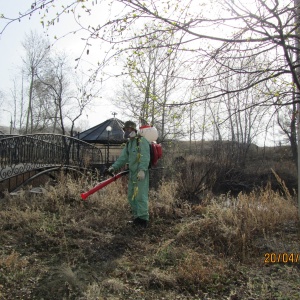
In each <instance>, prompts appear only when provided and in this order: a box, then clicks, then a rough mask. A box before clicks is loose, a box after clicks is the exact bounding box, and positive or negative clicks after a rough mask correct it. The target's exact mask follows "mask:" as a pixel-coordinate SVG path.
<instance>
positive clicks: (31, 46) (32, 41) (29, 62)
mask: <svg viewBox="0 0 300 300" xmlns="http://www.w3.org/2000/svg"><path fill="white" fill-rule="evenodd" d="M22 45H23V48H24V50H25V57H24V58H23V63H24V69H25V70H26V75H27V76H28V78H29V92H28V107H27V119H26V128H25V132H26V133H28V132H30V133H31V132H32V131H33V127H34V115H33V102H34V81H35V79H36V77H37V74H38V72H39V68H40V67H41V65H42V64H43V63H44V62H45V60H46V59H47V57H48V55H49V51H50V46H49V43H48V42H47V41H46V40H45V39H44V37H43V36H41V35H38V34H37V33H35V32H32V31H31V32H30V34H29V35H26V37H25V40H24V42H23V43H22Z"/></svg>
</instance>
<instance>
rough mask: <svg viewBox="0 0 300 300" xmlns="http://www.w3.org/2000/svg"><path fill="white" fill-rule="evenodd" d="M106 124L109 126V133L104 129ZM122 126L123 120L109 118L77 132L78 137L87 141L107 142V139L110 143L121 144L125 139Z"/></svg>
mask: <svg viewBox="0 0 300 300" xmlns="http://www.w3.org/2000/svg"><path fill="white" fill-rule="evenodd" d="M107 126H110V127H111V131H110V132H109V133H108V131H107V130H106V128H107ZM123 127H124V122H122V121H121V120H119V119H116V118H111V119H108V120H106V121H104V122H103V123H101V124H98V125H96V126H94V127H92V128H90V129H88V130H86V131H83V132H81V133H79V135H78V138H79V139H80V140H82V141H85V142H87V143H99V144H107V143H108V139H109V143H110V144H122V143H124V142H125V141H126V140H125V139H124V138H123V134H124V132H123V130H122V128H123Z"/></svg>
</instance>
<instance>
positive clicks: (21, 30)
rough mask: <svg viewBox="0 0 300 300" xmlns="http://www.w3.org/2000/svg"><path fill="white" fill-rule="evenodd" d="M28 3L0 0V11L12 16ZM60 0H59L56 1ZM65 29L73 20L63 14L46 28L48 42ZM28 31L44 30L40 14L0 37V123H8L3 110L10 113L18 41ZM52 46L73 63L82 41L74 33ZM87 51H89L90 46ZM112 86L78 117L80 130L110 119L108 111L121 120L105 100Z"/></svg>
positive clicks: (14, 25)
mask: <svg viewBox="0 0 300 300" xmlns="http://www.w3.org/2000/svg"><path fill="white" fill-rule="evenodd" d="M32 2H33V1H32V0H9V1H7V0H0V14H4V15H5V16H7V17H16V16H17V15H18V13H19V12H25V11H26V10H27V9H28V7H30V5H31V3H32ZM63 2H64V1H63V0H61V1H60V3H63ZM92 17H93V16H92ZM5 23H6V21H4V20H2V19H0V28H1V29H2V27H3V26H4V25H3V24H5ZM68 28H69V30H72V29H74V22H73V19H71V18H70V19H69V20H68V19H67V18H66V16H65V17H64V18H62V19H61V20H60V22H59V23H58V24H56V25H55V26H52V27H51V28H50V32H49V36H48V37H49V40H50V42H53V41H54V39H53V37H54V36H55V35H57V36H60V35H61V34H62V32H63V31H62V30H64V31H65V32H68ZM31 30H33V31H37V32H38V33H41V34H43V33H44V30H43V27H42V25H41V24H40V15H38V14H34V15H33V16H32V17H31V19H30V20H29V18H27V17H26V18H25V19H23V20H22V21H21V22H13V23H11V24H10V25H9V26H8V27H7V28H6V29H5V31H4V33H3V34H2V35H1V36H0V66H1V72H0V91H2V92H4V93H5V94H6V98H5V102H4V104H3V105H2V107H1V109H0V125H2V126H9V122H10V118H11V114H10V113H9V112H7V111H10V112H11V113H12V114H13V111H14V109H13V103H12V100H10V99H11V97H10V90H11V89H12V87H13V80H14V78H16V77H19V80H21V79H20V78H21V77H20V70H19V67H20V66H21V65H22V60H21V56H22V51H23V50H22V45H21V43H22V42H23V41H24V38H25V35H26V34H29V33H30V31H31ZM55 47H57V48H58V49H59V50H65V51H66V52H67V53H69V54H70V57H72V59H71V62H72V63H73V62H74V65H75V58H76V57H78V56H79V54H80V53H81V51H82V49H83V44H82V42H81V40H80V37H79V36H78V35H69V36H68V37H66V38H63V39H62V40H59V41H58V42H57V43H56V44H55ZM90 52H91V53H93V49H91V51H90ZM90 56H91V55H90ZM90 56H89V57H90ZM19 83H20V82H19ZM112 89H113V88H112V87H110V88H108V89H107V90H106V92H105V94H103V95H102V99H103V100H101V104H97V106H94V107H92V108H91V109H90V110H89V111H86V112H85V114H84V115H83V116H82V118H81V120H82V121H83V123H82V124H81V125H82V126H86V128H84V129H87V128H89V127H92V126H95V125H97V124H99V123H101V122H103V121H105V120H106V119H108V118H112V117H113V116H112V112H117V113H118V115H117V116H116V117H117V118H120V119H122V114H121V112H120V111H118V108H117V107H115V106H113V105H111V104H110V103H109V101H108V100H107V99H108V98H109V96H111V95H112V94H113V92H114V91H112ZM10 101H11V103H10ZM3 109H5V111H4V110H3ZM83 124H84V125H83Z"/></svg>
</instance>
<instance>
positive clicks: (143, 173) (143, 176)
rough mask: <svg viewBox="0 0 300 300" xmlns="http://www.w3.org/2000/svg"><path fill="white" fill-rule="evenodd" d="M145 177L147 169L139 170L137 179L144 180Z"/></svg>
mask: <svg viewBox="0 0 300 300" xmlns="http://www.w3.org/2000/svg"><path fill="white" fill-rule="evenodd" d="M144 179H145V171H143V170H139V172H138V174H137V180H144Z"/></svg>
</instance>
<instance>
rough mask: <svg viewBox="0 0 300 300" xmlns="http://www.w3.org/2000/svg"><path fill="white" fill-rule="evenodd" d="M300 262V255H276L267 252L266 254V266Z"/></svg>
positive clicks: (285, 253)
mask: <svg viewBox="0 0 300 300" xmlns="http://www.w3.org/2000/svg"><path fill="white" fill-rule="evenodd" d="M298 262H300V254H299V253H287V252H283V253H275V252H267V253H265V264H270V263H271V264H274V263H298Z"/></svg>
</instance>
